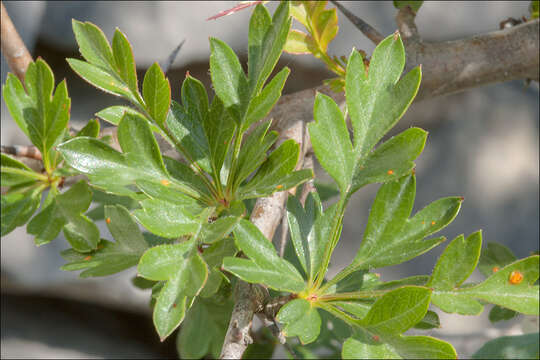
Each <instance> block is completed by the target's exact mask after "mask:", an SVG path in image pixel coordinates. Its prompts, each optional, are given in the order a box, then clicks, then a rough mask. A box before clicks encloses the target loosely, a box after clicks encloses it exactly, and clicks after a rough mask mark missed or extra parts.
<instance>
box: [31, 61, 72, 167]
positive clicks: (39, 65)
mask: <svg viewBox="0 0 540 360" xmlns="http://www.w3.org/2000/svg"><path fill="white" fill-rule="evenodd" d="M25 84H26V88H27V91H28V97H29V100H30V102H31V104H32V105H31V106H30V107H26V108H24V109H23V110H22V113H23V114H22V115H23V117H24V121H25V123H26V126H27V130H28V136H29V138H30V140H31V141H32V143H33V144H34V145H35V146H36V147H37V148H38V150H39V151H41V153H42V155H43V160H44V163H45V164H46V165H45V166H48V164H50V154H49V149H50V148H51V147H52V146H53V145H54V144H55V143H57V141H58V140H60V139H61V138H62V137H63V135H64V133H65V131H66V127H67V123H68V121H69V109H70V104H71V100H70V99H69V97H68V94H67V86H66V82H65V80H64V81H62V82H60V83H59V84H58V86H57V87H56V91H55V92H54V95H53V88H54V75H53V73H52V70H51V68H50V67H49V66H48V65H47V63H46V62H45V61H43V60H42V59H41V58H38V59H37V60H36V62H32V63H30V64H29V66H28V70H27V71H26V76H25Z"/></svg>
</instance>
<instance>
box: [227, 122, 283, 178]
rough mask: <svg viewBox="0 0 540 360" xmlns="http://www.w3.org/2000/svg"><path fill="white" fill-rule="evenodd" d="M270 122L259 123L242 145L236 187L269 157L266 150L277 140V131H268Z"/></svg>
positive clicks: (236, 174)
mask: <svg viewBox="0 0 540 360" xmlns="http://www.w3.org/2000/svg"><path fill="white" fill-rule="evenodd" d="M270 124H271V122H270V121H265V122H263V123H261V124H260V125H258V126H257V127H256V128H255V129H254V130H253V131H252V132H251V133H250V134H249V136H248V137H247V139H246V142H245V143H244V144H243V145H242V147H241V149H240V153H239V155H238V163H237V170H236V173H235V182H234V187H235V188H236V187H238V186H239V185H240V184H241V182H242V181H244V180H245V179H247V178H248V176H249V175H250V174H251V173H252V172H253V171H255V170H256V169H257V168H259V166H261V164H262V163H263V162H264V161H265V160H266V158H267V156H266V152H267V151H268V150H269V149H270V147H271V146H272V145H273V144H274V142H275V141H276V140H277V137H278V135H277V132H275V131H270V132H268V129H269V128H270Z"/></svg>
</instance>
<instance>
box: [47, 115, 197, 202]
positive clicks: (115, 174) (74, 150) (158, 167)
mask: <svg viewBox="0 0 540 360" xmlns="http://www.w3.org/2000/svg"><path fill="white" fill-rule="evenodd" d="M118 142H119V143H120V147H121V148H122V150H123V151H124V153H120V152H118V151H116V150H114V149H113V148H111V147H110V146H108V145H106V144H105V143H103V142H102V141H99V140H97V139H93V138H88V137H78V138H74V139H72V140H69V141H67V142H65V143H63V144H61V145H59V146H58V147H57V148H58V149H59V150H60V152H61V153H62V155H63V156H64V159H65V160H66V162H67V163H68V164H69V165H70V166H71V167H73V168H75V169H76V170H78V171H79V172H81V173H83V174H86V175H88V176H89V178H90V181H91V183H92V184H93V185H95V186H98V187H100V188H102V189H106V190H107V191H109V192H111V193H115V194H118V195H129V196H133V195H134V194H133V192H132V191H131V190H129V189H128V188H126V186H129V185H133V184H134V183H135V181H136V180H140V179H142V180H149V181H155V182H162V181H165V182H166V183H171V184H174V185H175V186H176V187H177V188H179V189H182V191H184V192H186V193H188V194H189V195H192V196H196V193H194V192H193V191H191V192H189V191H188V189H187V188H186V187H185V186H183V184H182V183H181V182H179V181H177V180H176V179H175V178H174V177H172V176H170V175H169V174H168V172H167V170H166V169H165V166H164V164H163V160H162V157H161V152H160V150H159V147H158V144H157V142H156V140H155V138H154V136H153V134H152V131H151V130H150V127H149V124H148V122H147V121H145V120H143V119H141V118H140V117H137V116H132V115H130V114H125V115H124V117H123V119H122V120H121V121H120V125H119V126H118Z"/></svg>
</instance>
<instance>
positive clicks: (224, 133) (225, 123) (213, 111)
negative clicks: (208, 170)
mask: <svg viewBox="0 0 540 360" xmlns="http://www.w3.org/2000/svg"><path fill="white" fill-rule="evenodd" d="M203 127H204V133H205V134H206V138H207V140H208V148H209V154H210V159H211V160H212V166H213V168H212V169H213V170H212V172H215V174H216V175H217V178H219V174H220V171H221V167H222V166H223V162H224V161H225V156H227V151H228V150H229V146H230V144H231V140H232V138H233V134H234V131H235V130H236V123H235V122H234V120H233V119H231V116H230V115H229V114H228V112H227V111H226V110H225V108H224V107H223V102H222V101H221V100H220V98H219V97H217V96H214V99H213V100H212V104H211V105H210V110H209V113H208V116H206V117H205V118H204V121H203Z"/></svg>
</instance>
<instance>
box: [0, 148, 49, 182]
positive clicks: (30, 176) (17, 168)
mask: <svg viewBox="0 0 540 360" xmlns="http://www.w3.org/2000/svg"><path fill="white" fill-rule="evenodd" d="M0 156H1V158H0V166H1V167H0V176H1V182H2V186H15V185H20V184H25V183H29V182H35V181H37V180H40V179H42V176H41V174H38V173H37V172H35V171H34V170H32V169H30V168H29V167H28V166H26V165H25V164H23V163H22V162H20V161H18V160H16V159H14V158H12V157H10V156H8V155H6V154H4V153H2V154H0Z"/></svg>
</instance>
